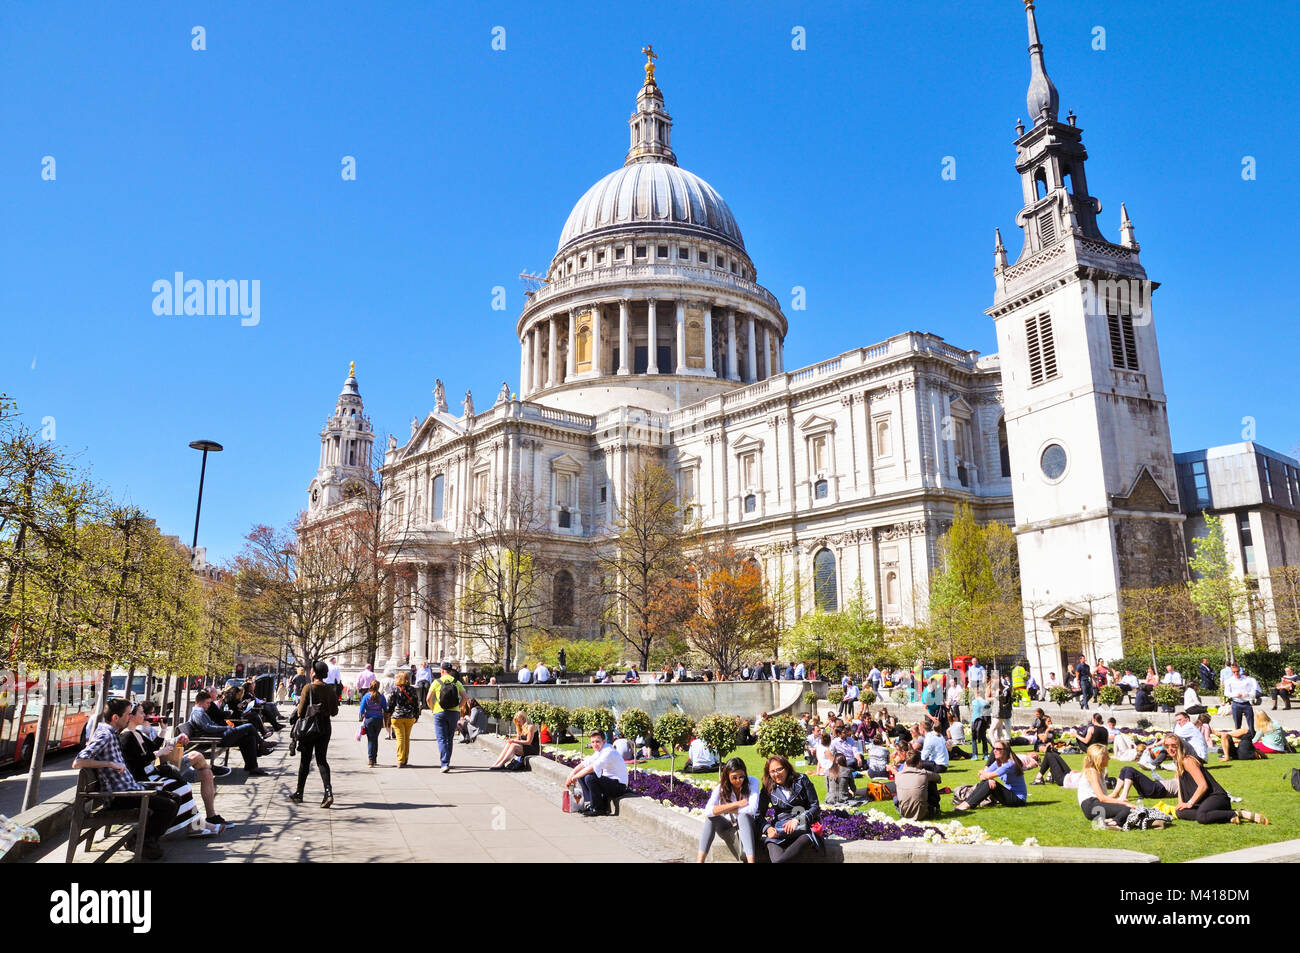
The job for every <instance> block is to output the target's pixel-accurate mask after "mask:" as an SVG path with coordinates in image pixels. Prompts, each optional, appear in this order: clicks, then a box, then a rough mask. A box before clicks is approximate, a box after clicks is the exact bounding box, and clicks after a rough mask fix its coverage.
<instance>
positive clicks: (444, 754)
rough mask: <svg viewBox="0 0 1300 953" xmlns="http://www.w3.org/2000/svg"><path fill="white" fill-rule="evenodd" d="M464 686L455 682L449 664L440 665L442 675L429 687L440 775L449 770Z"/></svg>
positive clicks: (429, 701) (429, 700)
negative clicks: (440, 763)
mask: <svg viewBox="0 0 1300 953" xmlns="http://www.w3.org/2000/svg"><path fill="white" fill-rule="evenodd" d="M464 694H465V686H464V685H462V684H461V683H460V682H459V681H457V679H456V676H455V674H454V673H453V670H452V667H451V663H450V662H443V663H442V674H441V675H440V676H439V677H438V679H437V680H435V681H434V683H433V685H431V686H430V687H429V697H428V699H427V701H428V703H429V708H430V710H432V711H433V731H434V734H435V735H437V737H438V760H439V761H441V762H442V773H443V774H446V773H447V772H448V771H450V770H451V747H452V743H453V742H454V741H455V740H456V722H457V721H459V720H460V699H461V696H462V695H464Z"/></svg>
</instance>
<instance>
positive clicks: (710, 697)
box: [466, 681, 813, 719]
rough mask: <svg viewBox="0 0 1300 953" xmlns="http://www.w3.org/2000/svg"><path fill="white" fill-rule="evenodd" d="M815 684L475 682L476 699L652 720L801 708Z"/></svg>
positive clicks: (748, 714)
mask: <svg viewBox="0 0 1300 953" xmlns="http://www.w3.org/2000/svg"><path fill="white" fill-rule="evenodd" d="M812 687H813V683H811V682H782V681H776V682H772V681H766V682H669V683H668V684H665V685H655V684H653V683H649V682H643V683H641V684H637V685H621V684H612V685H593V684H579V683H573V684H569V685H553V684H550V683H548V684H545V685H473V686H470V687H468V688H467V689H466V691H467V693H468V694H469V696H470V697H471V698H478V699H480V700H491V701H506V700H509V699H518V700H519V701H521V702H523V701H545V702H549V703H550V704H552V705H563V706H564V707H565V708H608V709H611V710H613V711H615V712H619V711H624V710H625V709H628V708H641V709H644V710H645V711H646V713H647V714H649V715H650V717H651V718H658V717H659V716H660V715H662V714H664V713H665V712H668V711H681V712H684V713H685V714H687V715H689V716H690V717H691V718H703V717H704V716H705V715H712V714H714V713H721V714H728V715H741V716H743V717H745V718H751V719H752V718H757V717H758V715H759V713H760V712H764V711H765V712H768V713H769V714H774V713H776V712H780V711H785V710H794V711H795V712H798V711H802V710H803V706H802V700H803V693H804V692H805V691H807V690H808V689H809V688H812Z"/></svg>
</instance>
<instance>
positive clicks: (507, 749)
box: [488, 710, 539, 771]
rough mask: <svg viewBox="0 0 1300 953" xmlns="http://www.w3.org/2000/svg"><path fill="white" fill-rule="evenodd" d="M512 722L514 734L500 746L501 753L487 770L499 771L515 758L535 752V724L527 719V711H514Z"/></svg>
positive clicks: (536, 745) (536, 748)
mask: <svg viewBox="0 0 1300 953" xmlns="http://www.w3.org/2000/svg"><path fill="white" fill-rule="evenodd" d="M514 724H515V736H514V737H513V738H511V739H510V740H508V741H507V742H506V743H505V745H504V746H503V747H502V748H501V754H499V755H498V756H497V759H496V761H494V762H493V763H492V766H491V767H489V768H488V770H489V771H500V770H501V769H502V768H504V767H505V766H506V765H507V764H509V763H510V762H512V761H514V760H515V758H522V757H525V756H527V755H535V754H537V752H538V750H539V746H538V741H537V726H536V725H534V724H533V723H532V722H531V721H529V720H528V713H527V712H526V711H522V710H520V711H517V712H515V718H514Z"/></svg>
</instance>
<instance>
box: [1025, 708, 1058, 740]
mask: <svg viewBox="0 0 1300 953" xmlns="http://www.w3.org/2000/svg"><path fill="white" fill-rule="evenodd" d="M1052 734H1053V729H1052V719H1051V718H1050V717H1049V716H1048V715H1047V713H1046V712H1044V711H1043V710H1042V709H1041V708H1035V709H1034V723H1033V724H1032V725H1031V726H1030V728H1029V740H1030V741H1031V742H1033V745H1034V750H1035V751H1038V750H1040V749H1042V748H1050V747H1051V746H1052Z"/></svg>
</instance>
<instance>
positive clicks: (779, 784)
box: [755, 754, 821, 864]
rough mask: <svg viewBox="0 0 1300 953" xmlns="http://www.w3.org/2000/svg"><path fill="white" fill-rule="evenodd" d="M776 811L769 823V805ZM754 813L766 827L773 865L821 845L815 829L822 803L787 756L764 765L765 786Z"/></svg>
mask: <svg viewBox="0 0 1300 953" xmlns="http://www.w3.org/2000/svg"><path fill="white" fill-rule="evenodd" d="M769 807H770V808H771V809H772V811H773V812H774V814H775V819H774V820H773V822H772V823H771V824H767V812H768V808H769ZM755 814H756V816H757V817H758V819H759V823H760V824H766V825H767V826H766V827H764V829H763V840H764V842H765V843H766V845H767V856H768V859H769V860H771V861H772V863H774V864H781V863H785V862H787V861H790V860H793V859H794V858H795V857H798V856H799V854H800V853H802V852H803V850H804V848H805V847H808V846H809V845H812V846H813V847H814V848H815V847H817V846H818V845H819V844H820V841H819V839H818V837H817V835H816V834H814V833H813V831H812V826H813V824H815V823H817V821H818V819H819V818H820V817H821V804H820V803H819V802H818V800H817V790H816V789H815V788H814V787H813V784H812V781H810V780H808V778H807V777H806V776H805V775H802V774H799V773H798V772H797V771H795V769H794V767H793V766H792V765H791V764H790V762H789V760H788V759H787V758H786V757H785V755H779V754H774V755H772V756H771V757H770V758H768V759H767V761H766V763H764V765H763V786H762V790H761V791H760V792H759V795H758V807H757V809H756V810H755Z"/></svg>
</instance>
